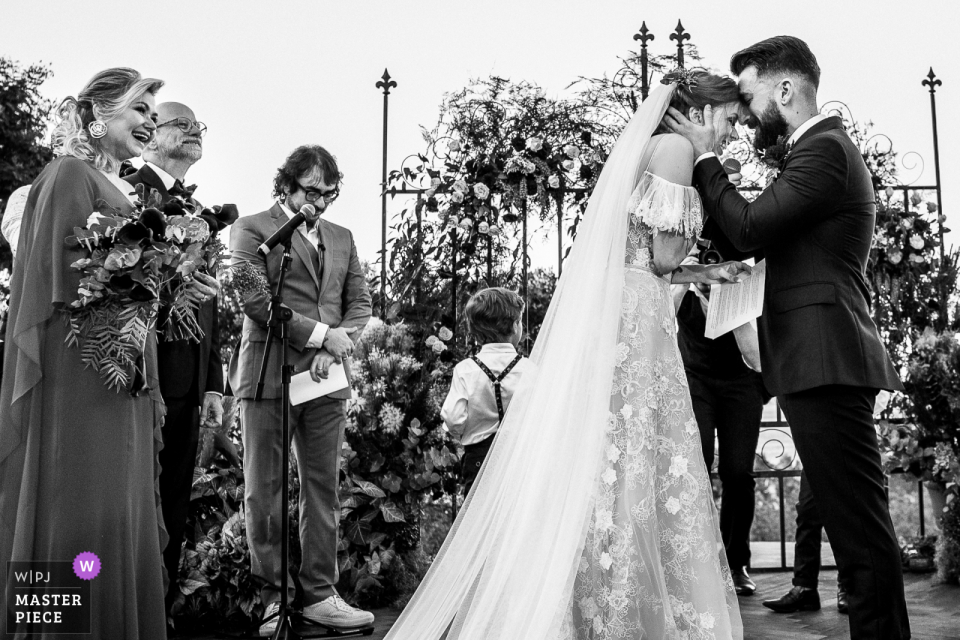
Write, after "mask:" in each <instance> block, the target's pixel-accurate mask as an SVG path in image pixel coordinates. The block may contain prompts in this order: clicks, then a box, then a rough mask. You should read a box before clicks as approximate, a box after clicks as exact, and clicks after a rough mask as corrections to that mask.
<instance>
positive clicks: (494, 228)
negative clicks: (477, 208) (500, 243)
mask: <svg viewBox="0 0 960 640" xmlns="http://www.w3.org/2000/svg"><path fill="white" fill-rule="evenodd" d="M488 233H489V234H490V235H492V236H498V235H500V227H498V226H496V225H493V224H492V225H490V229H489V230H488Z"/></svg>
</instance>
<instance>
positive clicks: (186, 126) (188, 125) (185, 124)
mask: <svg viewBox="0 0 960 640" xmlns="http://www.w3.org/2000/svg"><path fill="white" fill-rule="evenodd" d="M170 124H175V125H177V127H178V128H179V129H180V131H183V132H184V133H190V132H191V131H192V130H193V128H194V127H196V128H197V131H199V134H198V135H199V136H200V137H201V138H202V137H203V134H205V133H206V132H207V125H205V124H203V123H202V122H195V121H193V120H191V119H190V118H174V119H173V120H167V121H166V122H161V123H160V124H158V125H157V129H159V128H160V127H165V126H167V125H170Z"/></svg>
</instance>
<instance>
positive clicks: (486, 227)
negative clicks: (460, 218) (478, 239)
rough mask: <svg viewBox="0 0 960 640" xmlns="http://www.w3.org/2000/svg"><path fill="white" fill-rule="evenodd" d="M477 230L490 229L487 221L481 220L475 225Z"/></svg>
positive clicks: (483, 231) (485, 231) (481, 231)
mask: <svg viewBox="0 0 960 640" xmlns="http://www.w3.org/2000/svg"><path fill="white" fill-rule="evenodd" d="M477 231H479V232H480V233H488V232H489V231H490V224H489V223H487V222H481V223H480V224H479V225H477Z"/></svg>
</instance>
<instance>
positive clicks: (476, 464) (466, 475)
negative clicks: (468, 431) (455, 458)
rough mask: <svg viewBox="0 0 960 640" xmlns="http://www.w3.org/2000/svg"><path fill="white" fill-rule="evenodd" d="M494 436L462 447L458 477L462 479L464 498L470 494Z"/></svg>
mask: <svg viewBox="0 0 960 640" xmlns="http://www.w3.org/2000/svg"><path fill="white" fill-rule="evenodd" d="M494 436H496V434H492V435H490V436H489V437H487V438H485V439H483V440H481V441H480V442H476V443H474V444H467V445H464V446H463V458H461V459H460V475H461V476H462V477H463V495H464V496H466V495H467V494H469V493H470V489H471V488H472V487H473V481H474V480H476V479H477V474H479V473H480V467H482V466H483V461H484V460H485V459H486V457H487V453H488V452H489V451H490V447H492V446H493V439H494Z"/></svg>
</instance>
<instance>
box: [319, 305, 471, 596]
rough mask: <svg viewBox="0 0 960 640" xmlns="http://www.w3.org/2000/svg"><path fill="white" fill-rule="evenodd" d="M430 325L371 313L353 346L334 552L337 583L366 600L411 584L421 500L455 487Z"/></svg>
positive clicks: (442, 378) (415, 579) (442, 375)
mask: <svg viewBox="0 0 960 640" xmlns="http://www.w3.org/2000/svg"><path fill="white" fill-rule="evenodd" d="M429 330H430V327H427V328H426V330H424V329H423V328H421V329H417V328H414V327H410V326H408V325H406V324H402V323H401V324H393V325H386V324H382V323H379V322H378V321H376V320H374V321H372V323H371V325H370V326H368V327H367V329H366V330H365V331H364V334H363V336H362V337H361V339H360V341H359V343H358V344H357V349H356V351H355V352H354V360H353V364H354V369H353V373H354V388H355V390H356V391H357V394H358V398H357V399H355V400H352V401H348V408H347V418H348V426H347V432H346V443H345V445H344V455H343V460H342V469H343V480H342V482H341V486H340V494H341V505H342V508H343V511H342V514H341V522H340V528H341V534H342V541H341V543H340V549H339V554H338V559H339V563H340V580H341V583H340V586H341V588H342V590H343V591H344V592H346V593H351V594H354V596H355V597H356V598H357V599H358V600H359V601H361V602H363V603H366V604H371V605H374V604H388V603H392V602H395V601H397V600H398V599H402V598H404V597H406V596H408V595H409V593H410V592H412V589H415V588H416V585H417V584H418V583H419V579H420V578H421V577H422V575H423V573H422V572H423V571H424V570H425V562H424V560H423V558H422V551H420V550H419V548H418V545H419V541H420V517H421V505H422V503H423V500H424V499H425V498H437V497H440V496H441V495H443V494H455V493H456V491H457V478H458V475H457V471H458V469H459V455H458V453H457V448H456V444H455V443H454V442H453V441H452V440H451V439H450V438H449V437H448V436H447V434H446V432H445V431H444V430H443V428H442V426H441V421H440V405H441V404H442V402H443V398H444V396H445V393H446V389H447V387H448V385H449V375H450V367H449V366H448V365H447V364H446V363H444V362H442V361H441V358H440V356H441V355H442V354H443V353H444V352H445V351H446V347H445V343H444V342H443V341H442V340H440V339H438V338H437V337H436V336H430V337H431V338H432V339H431V340H430V343H431V345H432V346H430V347H428V346H427V340H426V338H427V337H428V336H427V335H426V334H427V333H429ZM444 337H446V333H444ZM411 587H412V589H411Z"/></svg>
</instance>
